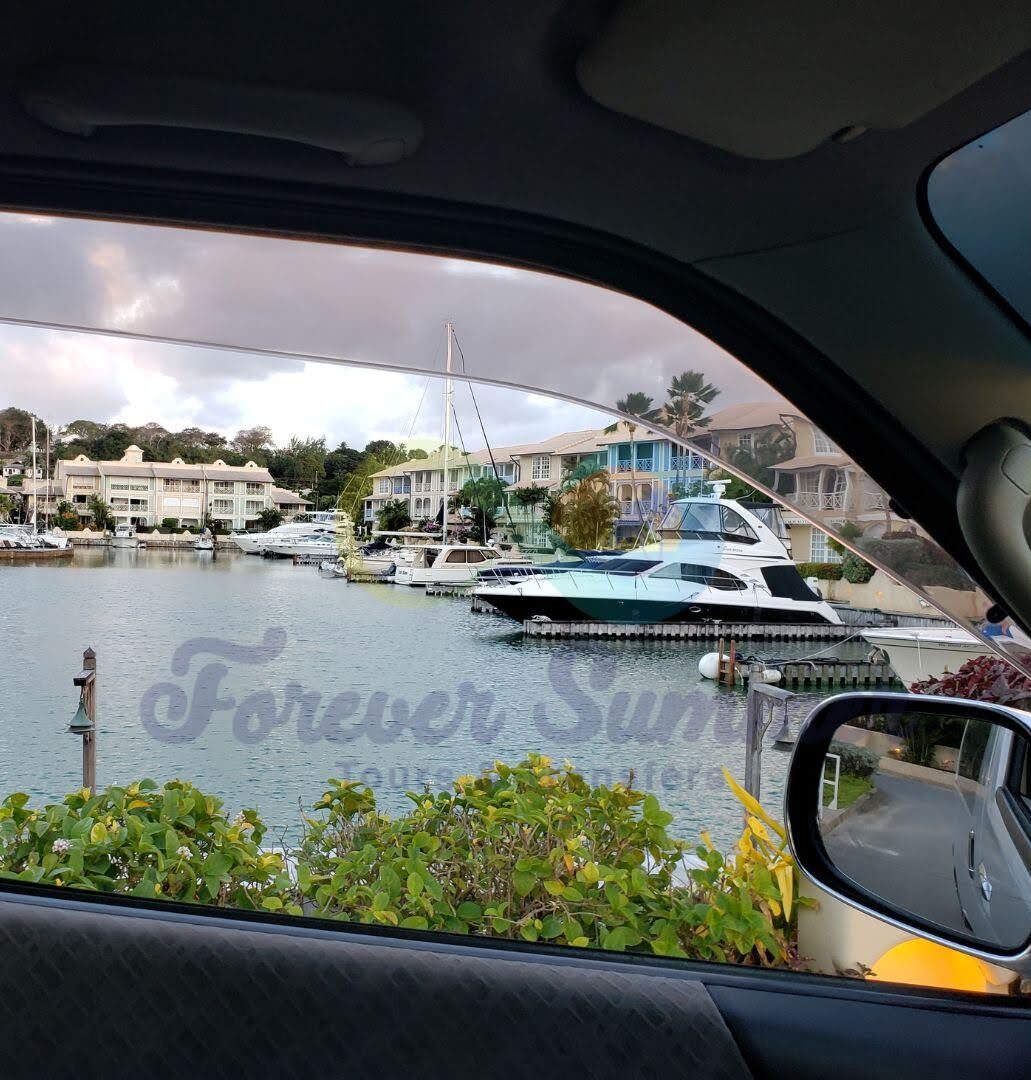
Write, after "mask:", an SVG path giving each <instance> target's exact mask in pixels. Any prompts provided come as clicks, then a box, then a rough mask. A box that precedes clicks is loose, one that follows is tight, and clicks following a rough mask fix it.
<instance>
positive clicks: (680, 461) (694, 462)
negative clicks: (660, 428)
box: [669, 454, 702, 472]
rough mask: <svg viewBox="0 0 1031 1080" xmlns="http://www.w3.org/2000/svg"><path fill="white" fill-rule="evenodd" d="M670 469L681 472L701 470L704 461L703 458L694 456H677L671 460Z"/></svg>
mask: <svg viewBox="0 0 1031 1080" xmlns="http://www.w3.org/2000/svg"><path fill="white" fill-rule="evenodd" d="M669 467H670V468H671V469H675V470H677V471H680V472H684V471H688V472H689V471H690V470H691V469H700V468H701V467H702V460H701V458H698V457H695V455H694V454H683V455H677V456H675V457H672V458H670V462H669Z"/></svg>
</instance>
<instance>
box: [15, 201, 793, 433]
mask: <svg viewBox="0 0 1031 1080" xmlns="http://www.w3.org/2000/svg"><path fill="white" fill-rule="evenodd" d="M0 250H2V252H3V255H2V257H0V318H3V319H7V320H16V322H6V323H4V324H3V325H0V357H2V363H3V384H2V385H3V393H2V394H0V402H2V403H3V404H4V405H6V404H11V405H19V406H21V407H23V408H28V409H31V410H33V411H34V412H36V413H37V414H39V415H40V416H42V417H44V418H45V419H47V420H48V421H50V422H51V423H54V424H61V423H66V422H68V421H71V420H76V419H81V418H87V419H94V420H101V421H106V422H110V421H124V422H126V423H131V424H138V423H145V422H148V421H157V422H158V423H160V424H163V425H164V426H165V427H167V428H169V429H177V428H181V427H185V426H188V425H196V426H198V427H202V428H205V429H217V430H220V431H223V432H225V433H226V434H228V435H232V434H233V433H234V432H235V431H236V430H238V429H239V428H242V427H249V426H252V425H254V424H266V425H268V426H269V427H271V428H272V430H273V433H274V435H275V437H276V439H277V441H279V442H284V441H285V440H286V439H287V438H289V436H291V435H294V434H297V435H325V436H326V437H327V440H328V442H329V443H330V444H331V445H336V444H337V443H339V442H340V441H341V440H346V441H347V442H348V443H349V444H350V445H353V446H359V447H360V446H363V445H364V444H365V442H366V441H368V440H369V439H372V438H392V439H402V438H413V439H418V438H424V439H426V438H428V439H433V438H436V437H438V436H439V434H440V428H441V415H442V410H441V387H440V381H439V379H429V380H428V379H427V377H426V376H425V375H423V374H414V373H413V372H441V371H442V370H443V367H444V355H445V335H444V330H443V322H444V320H445V319H451V320H452V321H453V323H454V325H455V328H456V333H457V336H458V339H459V342H460V344H461V347H462V352H463V354H464V360H463V357H462V356H460V355H458V353H457V352H456V354H455V358H454V362H455V369H456V371H458V372H461V371H462V370H463V364H464V370H465V371H466V372H468V373H469V374H470V375H474V376H477V377H479V378H481V379H485V380H493V381H494V382H496V383H503V384H508V386H514V387H532V388H535V389H539V390H547V391H551V392H552V393H553V394H558V395H563V396H564V398H565V400H563V399H561V398H557V397H554V396H548V395H546V394H542V393H526V392H525V391H523V390H513V389H509V388H508V386H505V387H502V386H497V385H482V384H478V385H477V389H476V393H477V397H478V399H479V403H480V407H481V411H482V413H483V416H484V422H485V425H486V428H487V434H488V437H489V438H490V440H491V442H492V443H494V444H496V445H503V444H506V443H515V442H521V441H524V440H527V439H536V438H543V437H546V436H548V435H551V434H555V433H557V432H560V431H565V430H576V429H580V428H585V427H593V426H597V425H599V424H601V423H604V422H605V418H604V417H603V416H602V414H600V413H599V412H598V411H597V410H596V409H592V408H587V407H585V406H584V405H583V404H579V403H574V402H586V403H591V404H593V405H596V406H603V407H604V406H608V405H611V404H613V403H614V402H615V401H616V400H617V399H618V398H619V397H621V396H623V395H624V394H625V393H627V392H628V391H632V390H644V391H645V392H647V393H650V394H652V395H653V396H654V397H655V399H656V400H657V401H661V400H662V398H663V397H664V388H665V386H666V385H668V382H669V380H670V378H671V377H672V376H673V375H675V374H677V373H679V372H681V371H683V370H685V369H688V368H691V369H695V370H700V371H703V372H705V374H706V375H707V376H708V377H709V379H710V380H711V381H713V382H715V383H716V384H717V385H719V386H720V387H721V390H722V393H721V396H720V398H719V400H718V402H717V403H716V405H714V408H715V407H722V406H726V405H731V404H734V403H736V402H740V401H756V400H763V399H770V398H772V397H774V396H775V395H773V394H772V391H770V390H769V388H768V387H766V386H765V384H763V383H761V382H760V381H759V380H758V379H756V378H755V377H754V376H752V375H751V374H750V373H749V372H747V371H745V370H744V369H743V368H742V367H741V366H740V365H738V364H737V363H736V362H735V361H733V360H732V359H731V358H730V357H729V356H728V355H727V354H726V353H724V352H723V351H722V350H720V349H719V348H717V347H716V346H715V345H713V344H712V343H711V342H709V341H708V340H707V339H705V338H703V337H702V336H700V335H698V334H696V333H694V332H693V331H691V330H689V329H688V328H686V327H685V326H684V325H683V324H681V323H679V322H678V321H676V320H674V319H672V318H670V317H669V316H666V315H664V314H663V313H661V312H659V311H657V310H655V309H654V308H651V307H649V306H648V305H646V304H642V303H640V302H639V301H635V300H630V299H628V298H626V297H624V296H622V295H620V294H617V293H613V292H610V291H608V290H604V289H599V288H596V287H593V286H588V285H584V284H582V283H579V282H573V281H568V280H564V279H561V278H556V277H550V276H547V275H543V274H537V273H532V272H528V271H523V270H515V269H508V268H502V267H497V266H491V265H488V264H483V263H475V262H469V261H462V260H457V259H447V258H438V257H433V256H426V255H417V254H412V253H403V252H393V251H383V250H374V249H369V248H358V247H342V246H339V245H328V244H316V243H299V242H296V241H286V240H278V239H272V238H266V237H246V236H234V235H228V234H217V233H205V232H198V231H189V230H183V229H164V228H153V227H144V226H130V225H121V224H115V223H107V222H95V221H94V222H91V221H75V220H67V219H60V218H39V217H27V216H19V215H4V214H0ZM55 327H61V328H62V329H55ZM76 328H77V329H76ZM82 329H90V330H93V331H100V332H95V333H83V332H81V330H82ZM170 341H173V342H175V344H171V343H169V342H170ZM198 343H204V344H205V345H212V344H213V345H217V346H229V347H230V348H210V347H202V346H201V345H199V344H198ZM253 350H261V351H260V352H255V351H253ZM312 357H319V358H325V360H331V361H333V362H324V361H322V362H320V361H316V360H313V359H304V358H312ZM340 361H344V362H345V363H341V362H340ZM355 365H359V366H355ZM390 369H394V370H390ZM403 369H409V370H408V371H405V370H403ZM570 399H572V400H570ZM455 401H456V407H457V410H458V414H459V418H460V423H461V425H462V431H463V434H464V435H465V441H466V443H467V445H470V446H473V445H475V446H481V445H482V441H483V440H482V437H481V436H480V435H479V432H478V424H477V421H476V417H475V414H474V412H473V409H472V404H471V401H470V395H469V390H468V388H467V387H466V386H464V385H462V384H461V383H459V384H457V385H456V391H455Z"/></svg>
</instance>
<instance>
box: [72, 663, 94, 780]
mask: <svg viewBox="0 0 1031 1080" xmlns="http://www.w3.org/2000/svg"><path fill="white" fill-rule="evenodd" d="M72 681H73V682H74V684H75V685H76V686H78V687H80V693H81V694H82V704H83V707H84V708H85V710H86V716H87V717H88V718H89V722H90V730H89V731H87V732H85V733H84V734H83V736H82V786H83V787H84V788H86V789H87V790H88V791H89V793H90V794H91V795H93V794H95V793H96V788H97V654H96V653H95V652H94V651H93V650H92V649H86V650H85V651H84V652H83V654H82V671H81V672H80V673H79V674H78V675H76V676H75V678H74V679H73V680H72Z"/></svg>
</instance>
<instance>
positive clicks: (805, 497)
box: [788, 491, 845, 510]
mask: <svg viewBox="0 0 1031 1080" xmlns="http://www.w3.org/2000/svg"><path fill="white" fill-rule="evenodd" d="M788 498H789V499H791V500H792V502H794V503H796V504H797V505H798V506H800V507H802V509H803V510H844V508H845V493H844V492H843V491H796V492H795V494H794V495H789V496H788Z"/></svg>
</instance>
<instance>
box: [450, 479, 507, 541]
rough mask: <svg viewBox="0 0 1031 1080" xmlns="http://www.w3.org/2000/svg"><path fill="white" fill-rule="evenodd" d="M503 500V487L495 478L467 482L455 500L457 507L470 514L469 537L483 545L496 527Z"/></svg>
mask: <svg viewBox="0 0 1031 1080" xmlns="http://www.w3.org/2000/svg"><path fill="white" fill-rule="evenodd" d="M504 498H505V486H504V484H502V483H501V481H500V480H498V479H497V477H495V476H481V477H479V478H478V479H476V480H467V481H466V482H465V484H464V485H463V487H462V490H461V491H460V492H459V493H458V495H457V496H456V498H455V502H456V503H457V505H458V506H461V507H465V508H466V509H468V510H469V511H470V512H471V518H470V522H469V536H470V537H471V539H473V540H475V541H476V542H477V543H480V544H485V543H486V542H487V541H488V540H489V539H490V534H491V532H492V531H493V529H494V527H495V526H496V525H497V513H498V510H499V509H500V508H501V505H502V503H503V502H504Z"/></svg>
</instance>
